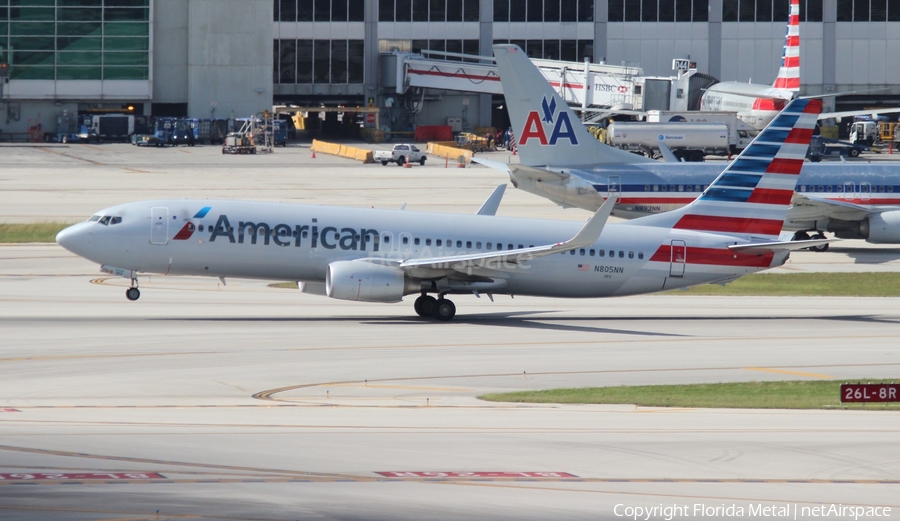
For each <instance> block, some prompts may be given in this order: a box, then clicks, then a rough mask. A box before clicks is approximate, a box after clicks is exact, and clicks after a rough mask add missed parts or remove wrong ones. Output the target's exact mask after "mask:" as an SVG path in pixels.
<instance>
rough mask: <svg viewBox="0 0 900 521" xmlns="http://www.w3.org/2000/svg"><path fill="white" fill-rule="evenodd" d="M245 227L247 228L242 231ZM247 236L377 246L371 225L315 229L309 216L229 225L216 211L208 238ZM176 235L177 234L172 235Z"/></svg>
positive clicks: (330, 246) (329, 246) (281, 242)
mask: <svg viewBox="0 0 900 521" xmlns="http://www.w3.org/2000/svg"><path fill="white" fill-rule="evenodd" d="M245 231H246V232H247V233H246V234H245ZM235 232H237V237H236V238H235ZM245 235H246V236H248V237H249V241H250V244H256V243H257V238H258V237H263V239H262V241H263V244H264V245H266V246H268V245H269V239H270V238H271V241H272V243H273V244H274V245H276V246H291V244H293V246H294V247H295V248H300V247H301V246H302V245H303V240H304V239H307V238H308V239H309V241H310V244H309V247H310V248H317V247H319V246H321V247H322V248H325V249H326V250H334V249H341V250H344V251H367V250H368V244H369V243H371V244H372V251H373V252H377V251H378V248H379V242H380V240H379V237H380V234H379V233H378V230H375V229H372V228H359V229H356V228H347V227H343V228H341V229H340V230H338V228H337V227H335V226H324V227H322V228H321V231H320V229H319V224H318V219H316V218H313V219H312V223H311V224H302V225H301V224H295V225H289V224H276V225H274V226H272V225H270V224H268V223H265V222H249V221H248V222H245V221H239V222H238V226H237V229H235V228H233V227H232V226H231V222H230V221H229V220H228V216H227V215H219V219H218V220H217V221H216V225H215V227H214V228H213V229H212V234H211V235H210V237H209V242H215V240H216V238H218V237H226V238H228V241H229V242H231V243H235V242H236V243H238V244H244V237H245ZM176 238H177V236H176Z"/></svg>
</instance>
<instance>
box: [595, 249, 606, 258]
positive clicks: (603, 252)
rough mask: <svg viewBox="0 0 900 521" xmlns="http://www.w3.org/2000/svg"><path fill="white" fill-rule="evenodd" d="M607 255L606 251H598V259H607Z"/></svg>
mask: <svg viewBox="0 0 900 521" xmlns="http://www.w3.org/2000/svg"><path fill="white" fill-rule="evenodd" d="M605 254H606V251H604V250H597V256H598V257H605V256H606V255H605Z"/></svg>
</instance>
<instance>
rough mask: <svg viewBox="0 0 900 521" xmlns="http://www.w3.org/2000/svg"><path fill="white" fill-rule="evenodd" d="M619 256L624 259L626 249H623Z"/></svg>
mask: <svg viewBox="0 0 900 521" xmlns="http://www.w3.org/2000/svg"><path fill="white" fill-rule="evenodd" d="M619 258H620V259H624V258H625V251H624V250H622V251H620V252H619Z"/></svg>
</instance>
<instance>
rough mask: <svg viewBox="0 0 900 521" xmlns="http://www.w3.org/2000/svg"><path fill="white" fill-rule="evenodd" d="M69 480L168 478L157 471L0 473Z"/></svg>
mask: <svg viewBox="0 0 900 521" xmlns="http://www.w3.org/2000/svg"><path fill="white" fill-rule="evenodd" d="M64 479H68V480H79V481H80V480H85V479H91V480H94V479H100V480H104V481H107V480H110V479H166V477H165V476H163V475H161V474H157V473H156V472H109V473H99V472H60V473H53V472H16V473H13V474H0V481H43V480H51V481H61V480H64Z"/></svg>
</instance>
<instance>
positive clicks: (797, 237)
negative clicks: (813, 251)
mask: <svg viewBox="0 0 900 521" xmlns="http://www.w3.org/2000/svg"><path fill="white" fill-rule="evenodd" d="M791 240H792V241H808V240H809V234H808V233H806V232H797V233H795V234H794V238H793V239H791Z"/></svg>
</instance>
